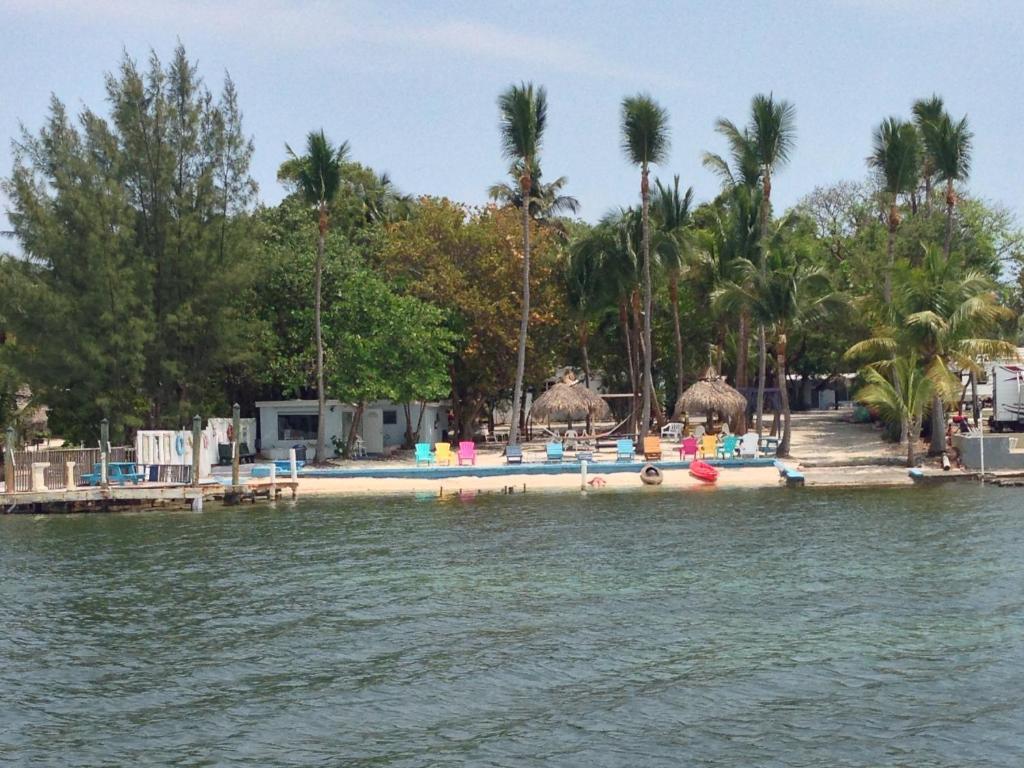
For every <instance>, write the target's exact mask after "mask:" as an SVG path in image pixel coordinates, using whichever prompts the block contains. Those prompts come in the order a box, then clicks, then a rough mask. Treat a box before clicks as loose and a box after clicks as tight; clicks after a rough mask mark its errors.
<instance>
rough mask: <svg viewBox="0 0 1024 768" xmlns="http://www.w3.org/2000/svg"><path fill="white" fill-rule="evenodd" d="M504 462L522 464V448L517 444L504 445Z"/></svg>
mask: <svg viewBox="0 0 1024 768" xmlns="http://www.w3.org/2000/svg"><path fill="white" fill-rule="evenodd" d="M505 463H506V464H522V463H523V448H522V446H519V445H506V446H505Z"/></svg>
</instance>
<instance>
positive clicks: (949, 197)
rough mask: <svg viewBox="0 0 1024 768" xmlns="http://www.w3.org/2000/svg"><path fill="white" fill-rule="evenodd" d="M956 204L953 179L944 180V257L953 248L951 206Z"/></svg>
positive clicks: (947, 255)
mask: <svg viewBox="0 0 1024 768" xmlns="http://www.w3.org/2000/svg"><path fill="white" fill-rule="evenodd" d="M954 205H956V193H955V192H954V191H953V180H952V179H950V180H949V181H947V182H946V243H945V246H944V250H945V252H946V259H949V253H950V251H951V250H952V248H953V206H954Z"/></svg>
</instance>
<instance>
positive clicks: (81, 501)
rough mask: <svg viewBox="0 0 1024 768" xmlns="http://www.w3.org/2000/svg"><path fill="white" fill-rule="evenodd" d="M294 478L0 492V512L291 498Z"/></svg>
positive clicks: (195, 507)
mask: <svg viewBox="0 0 1024 768" xmlns="http://www.w3.org/2000/svg"><path fill="white" fill-rule="evenodd" d="M298 485H299V484H298V482H297V481H295V480H291V479H287V480H277V481H276V482H274V483H271V482H270V481H269V480H264V481H250V482H247V483H244V484H241V485H238V486H231V485H225V484H223V483H217V482H204V483H200V484H199V485H181V484H174V483H139V484H137V485H111V486H109V487H107V488H101V487H98V486H82V487H78V488H72V489H59V490H38V491H20V492H17V493H0V512H2V513H4V514H19V513H20V514H46V513H61V512H112V511H120V510H128V509H152V508H169V509H192V510H195V511H201V510H202V509H203V504H204V502H206V501H223V502H224V503H225V504H239V503H242V502H245V501H250V502H255V501H257V500H259V499H268V500H269V499H271V498H277V497H278V496H280V495H281V494H282V493H284V492H286V491H290V492H291V496H292V498H295V496H296V495H297V493H298Z"/></svg>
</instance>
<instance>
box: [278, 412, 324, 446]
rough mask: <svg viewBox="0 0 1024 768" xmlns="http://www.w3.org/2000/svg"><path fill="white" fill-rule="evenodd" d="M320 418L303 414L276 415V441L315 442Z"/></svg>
mask: <svg viewBox="0 0 1024 768" xmlns="http://www.w3.org/2000/svg"><path fill="white" fill-rule="evenodd" d="M319 423H320V417H319V416H314V415H313V414H305V413H279V414H277V439H278V440H316V428H317V426H318V425H319Z"/></svg>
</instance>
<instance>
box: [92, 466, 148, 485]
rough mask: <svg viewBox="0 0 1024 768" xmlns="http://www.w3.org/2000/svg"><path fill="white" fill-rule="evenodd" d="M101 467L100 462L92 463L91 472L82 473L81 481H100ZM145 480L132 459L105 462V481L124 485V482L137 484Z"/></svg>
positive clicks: (95, 482)
mask: <svg viewBox="0 0 1024 768" xmlns="http://www.w3.org/2000/svg"><path fill="white" fill-rule="evenodd" d="M102 477H103V467H102V465H101V464H99V463H97V464H93V465H92V472H86V473H83V474H82V483H83V484H85V485H99V484H100V483H101V482H102ZM143 480H145V477H143V474H142V473H141V472H139V471H138V465H136V464H135V462H133V461H111V462H109V463H108V464H107V482H109V483H117V484H118V485H125V484H126V483H133V484H138V483H141V482H142V481H143Z"/></svg>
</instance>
